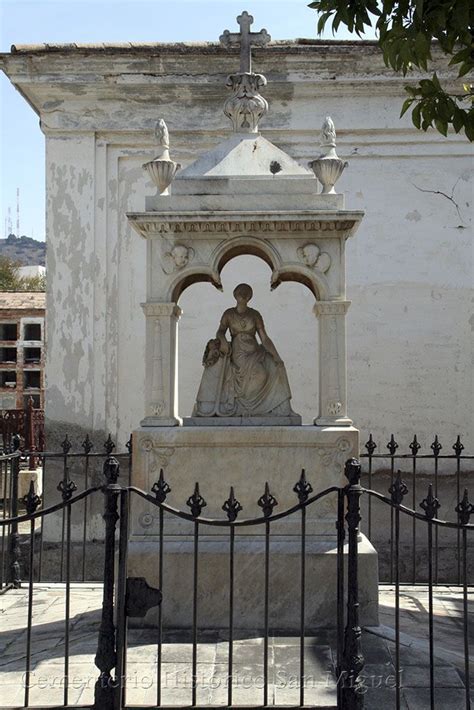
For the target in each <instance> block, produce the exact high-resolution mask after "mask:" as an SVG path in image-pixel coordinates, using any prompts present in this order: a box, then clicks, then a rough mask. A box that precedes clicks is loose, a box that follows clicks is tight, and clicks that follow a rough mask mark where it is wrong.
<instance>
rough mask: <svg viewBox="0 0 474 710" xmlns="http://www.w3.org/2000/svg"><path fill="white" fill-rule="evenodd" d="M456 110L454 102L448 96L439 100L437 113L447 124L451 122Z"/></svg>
mask: <svg viewBox="0 0 474 710" xmlns="http://www.w3.org/2000/svg"><path fill="white" fill-rule="evenodd" d="M454 108H455V106H454V102H453V101H452V100H451V99H450V98H449V97H448V96H441V97H440V98H439V99H438V104H437V113H438V116H439V118H440V119H441V120H442V121H446V123H450V122H451V120H452V117H453V114H454Z"/></svg>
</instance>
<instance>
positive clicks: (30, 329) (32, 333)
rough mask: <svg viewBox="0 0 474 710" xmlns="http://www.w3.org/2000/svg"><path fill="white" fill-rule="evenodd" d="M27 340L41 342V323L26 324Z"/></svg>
mask: <svg viewBox="0 0 474 710" xmlns="http://www.w3.org/2000/svg"><path fill="white" fill-rule="evenodd" d="M24 339H25V340H41V323H25V337H24Z"/></svg>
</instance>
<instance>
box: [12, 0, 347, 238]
mask: <svg viewBox="0 0 474 710" xmlns="http://www.w3.org/2000/svg"><path fill="white" fill-rule="evenodd" d="M308 2H309V0H249V1H247V0H237V1H236V0H212V1H208V2H203V1H202V0H127V1H125V0H49V1H48V0H29V1H28V2H24V1H23V0H0V51H2V52H9V51H10V47H11V45H12V44H36V43H43V42H46V43H47V42H127V41H130V42H140V41H144V42H145V41H153V42H176V41H180V42H183V41H204V40H210V41H217V40H218V38H219V36H220V35H221V34H222V31H223V30H224V29H230V30H231V31H234V30H235V28H236V27H237V24H236V22H235V18H236V17H237V15H239V14H240V13H241V12H242V10H244V9H246V10H248V12H250V13H251V14H252V15H253V16H254V19H255V22H254V25H253V28H252V29H253V30H255V31H259V30H260V29H262V27H265V28H266V29H267V30H268V31H269V33H270V34H271V36H272V38H273V39H294V38H296V37H306V38H315V37H316V36H317V34H316V18H317V16H316V13H315V11H314V10H311V9H310V8H308V6H307V4H308ZM326 36H328V37H331V36H332V35H331V32H330V31H329V32H327V33H326ZM348 37H349V35H348V34H347V32H344V31H341V32H338V34H337V38H338V39H347V38H348ZM0 135H1V142H0V151H1V152H0V163H1V175H0V181H1V182H0V188H1V189H0V214H1V223H0V226H1V233H0V238H4V236H5V219H6V218H7V216H8V208H9V207H10V209H11V219H12V223H13V233H15V234H16V204H17V198H16V192H17V188H19V189H20V234H26V235H27V236H30V237H31V236H32V237H34V238H35V239H41V240H43V239H44V237H45V226H44V222H45V218H44V212H45V186H44V183H45V171H44V160H45V155H44V153H45V151H44V137H43V134H42V133H41V131H40V128H39V120H38V116H37V115H36V114H35V113H34V111H33V110H32V109H31V108H30V106H28V104H27V103H26V101H25V100H24V99H23V98H22V97H21V96H20V95H19V94H18V93H17V92H16V91H15V89H14V88H13V86H12V85H11V84H10V82H9V80H8V79H7V77H6V76H5V75H4V74H3V72H0Z"/></svg>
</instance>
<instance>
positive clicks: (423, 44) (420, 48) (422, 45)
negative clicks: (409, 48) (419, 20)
mask: <svg viewBox="0 0 474 710" xmlns="http://www.w3.org/2000/svg"><path fill="white" fill-rule="evenodd" d="M429 51H430V43H429V41H428V38H427V37H426V35H425V34H424V32H418V34H417V35H416V37H415V52H416V56H417V58H418V60H419V61H422V60H423V59H425V60H426V59H427V57H428V54H429Z"/></svg>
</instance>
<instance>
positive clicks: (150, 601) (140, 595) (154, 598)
mask: <svg viewBox="0 0 474 710" xmlns="http://www.w3.org/2000/svg"><path fill="white" fill-rule="evenodd" d="M162 598H163V595H162V593H161V591H160V590H159V589H155V588H154V587H150V585H149V584H148V582H147V581H146V579H145V577H127V590H126V595H125V614H126V615H127V616H136V617H137V616H138V617H143V616H146V613H147V611H148V610H149V609H151V608H152V607H154V606H159V605H160V604H161V600H162Z"/></svg>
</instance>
